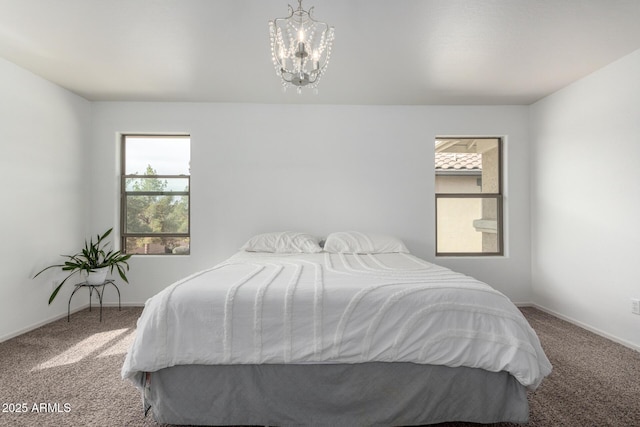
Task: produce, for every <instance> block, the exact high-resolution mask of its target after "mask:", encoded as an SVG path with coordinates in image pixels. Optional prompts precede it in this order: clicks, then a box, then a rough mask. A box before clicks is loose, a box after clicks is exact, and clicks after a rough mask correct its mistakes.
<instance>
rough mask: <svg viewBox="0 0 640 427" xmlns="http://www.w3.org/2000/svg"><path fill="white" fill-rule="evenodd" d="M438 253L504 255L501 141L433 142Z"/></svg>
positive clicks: (443, 254) (457, 139)
mask: <svg viewBox="0 0 640 427" xmlns="http://www.w3.org/2000/svg"><path fill="white" fill-rule="evenodd" d="M435 190H436V255H441V256H447V255H459V256H462V255H502V254H503V241H502V140H501V139H500V138H468V137H467V138H436V141H435Z"/></svg>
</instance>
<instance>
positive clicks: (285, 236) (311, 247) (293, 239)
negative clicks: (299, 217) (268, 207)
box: [240, 231, 322, 253]
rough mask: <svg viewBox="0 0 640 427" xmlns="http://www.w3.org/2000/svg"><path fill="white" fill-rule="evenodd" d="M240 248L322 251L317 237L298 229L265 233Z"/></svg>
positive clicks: (302, 251) (283, 251)
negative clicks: (299, 231) (297, 230)
mask: <svg viewBox="0 0 640 427" xmlns="http://www.w3.org/2000/svg"><path fill="white" fill-rule="evenodd" d="M240 250H243V251H247V252H271V253H317V252H321V251H322V248H321V247H320V244H319V241H318V238H317V237H314V236H312V235H311V234H307V233H298V232H296V231H280V232H275V233H264V234H259V235H257V236H254V237H252V238H251V239H249V241H248V242H247V243H245V244H244V246H243V247H242V248H240Z"/></svg>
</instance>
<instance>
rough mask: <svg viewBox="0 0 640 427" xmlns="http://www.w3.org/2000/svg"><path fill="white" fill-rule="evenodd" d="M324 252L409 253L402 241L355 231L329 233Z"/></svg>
mask: <svg viewBox="0 0 640 427" xmlns="http://www.w3.org/2000/svg"><path fill="white" fill-rule="evenodd" d="M324 250H325V251H327V252H337V253H358V254H382V253H390V252H404V253H409V250H408V249H407V247H406V246H405V245H404V243H403V242H402V240H400V239H397V238H395V237H392V236H384V235H381V234H365V233H359V232H357V231H342V232H338V233H331V234H329V236H328V237H327V241H326V242H325V244H324Z"/></svg>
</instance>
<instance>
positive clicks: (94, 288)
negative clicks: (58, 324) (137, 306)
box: [67, 279, 122, 322]
mask: <svg viewBox="0 0 640 427" xmlns="http://www.w3.org/2000/svg"><path fill="white" fill-rule="evenodd" d="M106 285H113V287H114V288H116V291H118V311H120V310H121V309H122V307H121V306H120V289H118V287H117V286H116V283H115V281H114V280H111V279H108V280H105V281H104V282H102V283H99V284H97V285H92V284H90V283H87V282H80V283H78V284H76V285H75V289H74V290H73V292H72V293H71V296H70V297H69V304H67V322H69V321H70V319H71V299H72V298H73V296H74V295H75V293H76V292H78V289H81V288H89V311H91V300H92V297H93V291H95V292H96V294H98V301H100V321H101V322H102V296H103V295H104V287H105V286H106Z"/></svg>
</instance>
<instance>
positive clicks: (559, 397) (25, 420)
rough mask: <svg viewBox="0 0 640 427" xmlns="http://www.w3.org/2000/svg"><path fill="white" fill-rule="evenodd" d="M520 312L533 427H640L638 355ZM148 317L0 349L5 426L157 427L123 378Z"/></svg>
mask: <svg viewBox="0 0 640 427" xmlns="http://www.w3.org/2000/svg"><path fill="white" fill-rule="evenodd" d="M522 311H523V313H524V314H525V316H526V317H527V319H528V320H529V322H530V323H531V325H532V326H533V328H534V329H535V330H536V331H537V333H538V335H539V336H540V340H541V341H542V345H543V347H544V349H545V351H546V352H547V355H548V356H549V359H550V360H551V363H552V364H553V365H554V371H553V373H552V374H551V375H550V376H549V377H548V378H547V379H546V380H545V381H544V382H543V383H542V385H541V386H540V388H539V389H538V390H537V391H536V392H534V393H531V394H530V395H529V401H530V404H531V421H530V423H529V424H528V425H529V426H535V427H542V426H545V427H546V426H580V427H584V426H624V427H627V426H640V353H638V352H636V351H633V350H630V349H628V348H625V347H623V346H620V345H618V344H615V343H612V342H610V341H608V340H606V339H603V338H601V337H599V336H596V335H594V334H592V333H590V332H588V331H585V330H583V329H580V328H578V327H575V326H573V325H571V324H569V323H567V322H564V321H562V320H559V319H557V318H555V317H553V316H550V315H548V314H546V313H543V312H541V311H539V310H536V309H533V308H523V309H522ZM140 313H141V308H123V309H122V311H118V309H117V308H107V309H105V311H104V313H103V321H102V323H100V322H99V321H98V311H97V310H94V311H92V312H89V311H88V310H83V311H81V312H78V313H76V314H74V315H72V316H71V322H70V323H67V320H66V318H65V319H62V320H59V321H56V322H53V323H51V324H48V325H46V326H43V327H41V328H39V329H37V330H34V331H32V332H29V333H26V334H24V335H21V336H19V337H16V338H13V339H11V340H8V341H5V342H3V343H0V365H1V367H2V369H1V370H0V372H1V378H0V404H1V405H2V407H1V408H0V425H2V426H125V425H126V426H153V425H157V424H155V423H154V422H153V420H152V419H150V418H144V415H143V411H142V404H141V400H140V396H139V394H138V392H137V390H136V389H135V388H134V387H133V385H132V384H130V383H129V382H127V381H122V380H121V379H120V367H121V366H122V362H123V360H124V356H125V353H126V351H127V349H128V347H129V344H130V343H131V341H132V339H133V334H134V333H135V324H136V320H137V318H138V316H139V315H140ZM19 410H20V411H25V412H17V411H19ZM471 425H472V424H465V423H446V424H440V425H439V427H445V426H446V427H462V426H471ZM507 426H509V424H495V425H494V427H507Z"/></svg>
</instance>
